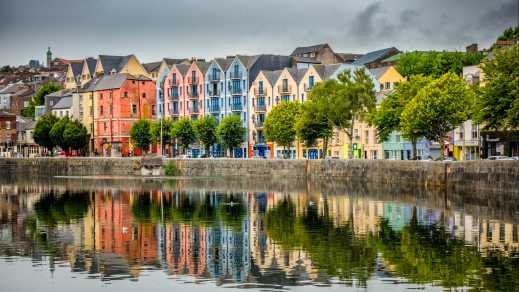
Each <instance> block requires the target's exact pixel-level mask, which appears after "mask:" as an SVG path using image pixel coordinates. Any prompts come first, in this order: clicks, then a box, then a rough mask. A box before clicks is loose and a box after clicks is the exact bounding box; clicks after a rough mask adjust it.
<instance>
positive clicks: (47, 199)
mask: <svg viewBox="0 0 519 292" xmlns="http://www.w3.org/2000/svg"><path fill="white" fill-rule="evenodd" d="M89 206H90V199H89V197H88V193H86V192H81V193H70V192H65V193H63V194H59V195H58V194H56V193H54V192H51V193H48V194H45V195H43V196H42V197H41V198H40V199H39V200H38V201H37V202H36V203H35V204H34V212H35V214H36V217H37V218H38V220H39V221H40V222H41V223H43V224H44V225H46V226H49V227H53V226H56V225H57V224H71V223H73V222H74V221H76V220H78V219H82V218H83V217H84V216H85V214H86V212H87V211H88V207H89Z"/></svg>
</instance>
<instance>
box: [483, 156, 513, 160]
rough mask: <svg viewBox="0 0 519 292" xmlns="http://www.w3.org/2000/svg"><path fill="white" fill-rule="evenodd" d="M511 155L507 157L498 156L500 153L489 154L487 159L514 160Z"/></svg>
mask: <svg viewBox="0 0 519 292" xmlns="http://www.w3.org/2000/svg"><path fill="white" fill-rule="evenodd" d="M510 158H511V157H508V156H500V155H496V156H489V157H488V158H487V160H514V159H510Z"/></svg>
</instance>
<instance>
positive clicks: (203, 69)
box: [195, 61, 211, 75]
mask: <svg viewBox="0 0 519 292" xmlns="http://www.w3.org/2000/svg"><path fill="white" fill-rule="evenodd" d="M195 64H196V66H197V67H198V69H200V71H201V72H202V74H204V75H205V73H206V72H207V70H209V66H210V65H211V63H209V62H205V61H195Z"/></svg>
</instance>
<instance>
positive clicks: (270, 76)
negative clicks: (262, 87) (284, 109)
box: [261, 70, 283, 85]
mask: <svg viewBox="0 0 519 292" xmlns="http://www.w3.org/2000/svg"><path fill="white" fill-rule="evenodd" d="M261 72H263V75H265V77H266V78H267V80H268V82H269V83H270V85H274V83H276V81H277V80H278V79H279V76H280V75H281V72H283V70H276V71H266V70H262V71H261Z"/></svg>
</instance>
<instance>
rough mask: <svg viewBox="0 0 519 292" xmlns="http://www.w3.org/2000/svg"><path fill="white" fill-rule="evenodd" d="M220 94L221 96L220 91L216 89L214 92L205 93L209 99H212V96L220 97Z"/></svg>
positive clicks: (211, 90) (212, 90) (210, 90)
mask: <svg viewBox="0 0 519 292" xmlns="http://www.w3.org/2000/svg"><path fill="white" fill-rule="evenodd" d="M220 94H221V91H220V90H218V89H216V90H214V89H209V91H207V95H208V96H209V97H213V96H220Z"/></svg>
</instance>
